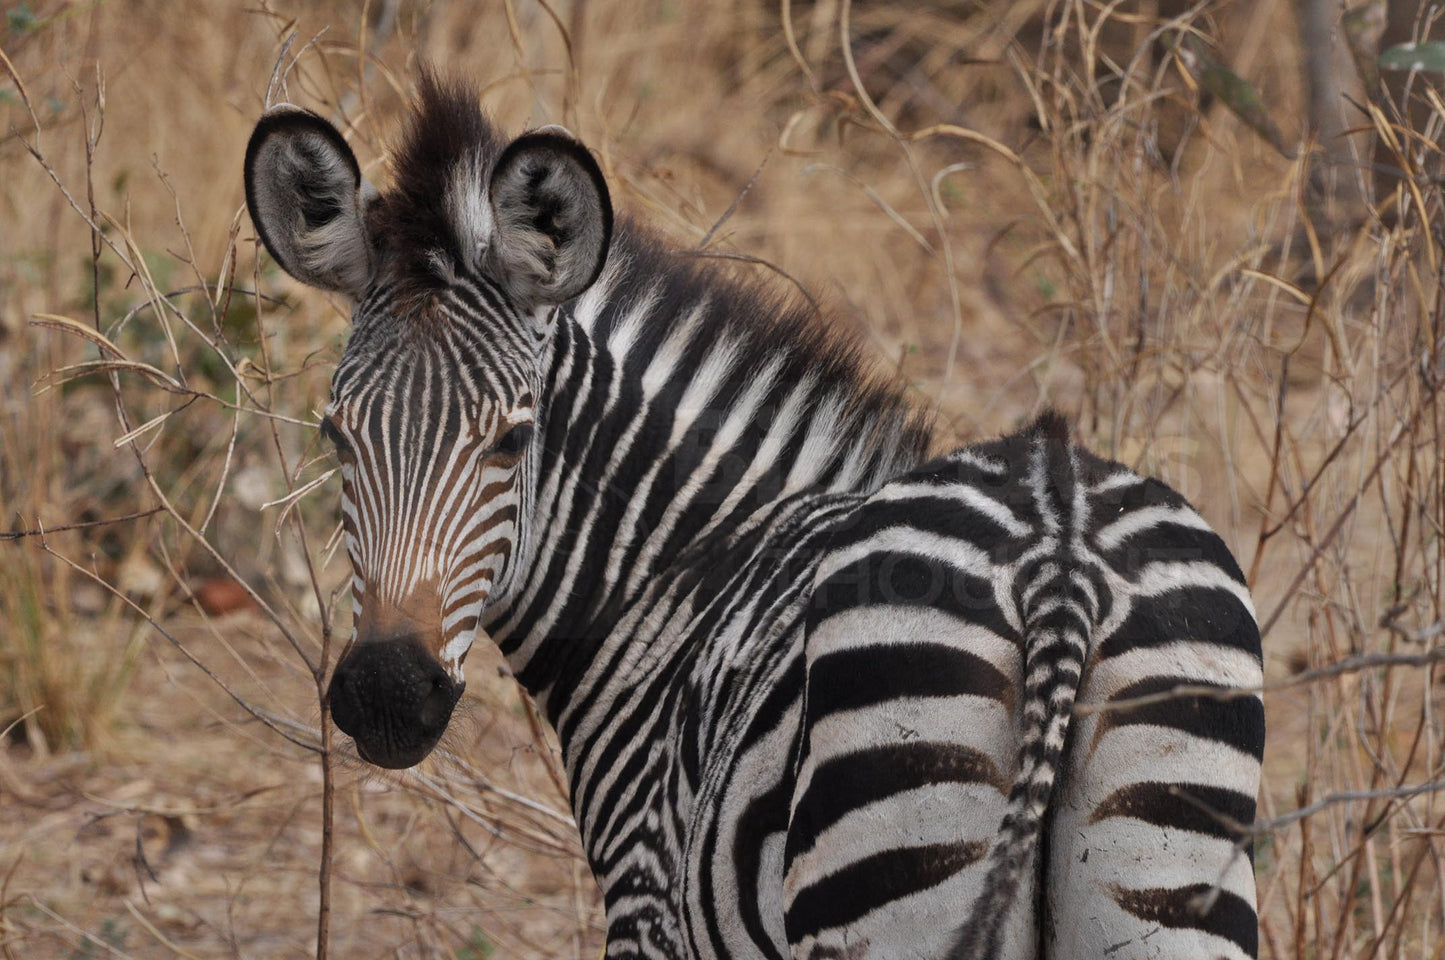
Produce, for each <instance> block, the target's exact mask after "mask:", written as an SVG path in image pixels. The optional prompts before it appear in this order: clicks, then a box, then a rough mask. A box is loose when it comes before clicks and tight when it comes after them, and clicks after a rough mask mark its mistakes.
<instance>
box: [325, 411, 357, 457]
mask: <svg viewBox="0 0 1445 960" xmlns="http://www.w3.org/2000/svg"><path fill="white" fill-rule="evenodd" d="M321 435H322V436H323V437H325V438H326V439H327V440H330V441H331V445H332V446H334V447H335V448H336V452H337V453H350V452H351V444H350V443H348V442H347V440H346V438H345V437H343V436H342V435H341V431H340V430H338V429H336V424H334V423H332V422H331V418H330V417H323V418H322V419H321Z"/></svg>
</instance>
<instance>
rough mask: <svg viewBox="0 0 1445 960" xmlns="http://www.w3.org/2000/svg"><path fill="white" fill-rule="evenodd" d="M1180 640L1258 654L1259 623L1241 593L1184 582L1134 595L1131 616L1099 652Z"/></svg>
mask: <svg viewBox="0 0 1445 960" xmlns="http://www.w3.org/2000/svg"><path fill="white" fill-rule="evenodd" d="M1180 641H1189V642H1192V643H1211V644H1216V645H1218V646H1221V647H1230V648H1232V649H1235V650H1242V651H1244V652H1245V653H1249V654H1252V655H1253V656H1255V657H1256V658H1257V657H1259V655H1260V647H1259V625H1258V624H1256V623H1255V622H1254V617H1252V616H1251V615H1250V613H1249V609H1248V608H1247V607H1245V605H1244V604H1243V603H1241V602H1240V600H1239V597H1237V596H1235V594H1234V593H1233V592H1231V591H1229V590H1226V589H1224V588H1223V587H1198V586H1186V587H1180V588H1178V589H1177V590H1168V591H1166V592H1164V593H1160V594H1156V595H1154V596H1150V597H1136V598H1135V599H1134V604H1133V607H1132V609H1130V611H1129V615H1128V617H1126V618H1125V620H1124V622H1123V623H1122V624H1120V625H1119V628H1118V629H1117V630H1115V631H1114V632H1113V633H1112V634H1110V635H1109V636H1108V637H1106V638H1105V639H1104V642H1103V643H1101V644H1100V645H1099V652H1098V657H1099V658H1100V659H1107V658H1109V657H1117V656H1119V655H1121V654H1125V653H1128V652H1129V651H1131V650H1137V649H1140V648H1148V647H1160V646H1164V645H1165V644H1170V643H1177V642H1180Z"/></svg>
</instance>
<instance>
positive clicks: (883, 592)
mask: <svg viewBox="0 0 1445 960" xmlns="http://www.w3.org/2000/svg"><path fill="white" fill-rule="evenodd" d="M879 604H898V605H901V606H919V607H931V608H933V609H934V610H937V611H939V612H940V613H946V614H949V615H951V616H954V617H957V618H958V619H959V620H962V621H963V622H965V623H969V624H973V625H975V626H980V627H984V628H985V629H987V630H990V631H992V632H993V633H995V634H997V635H998V636H1000V637H1003V638H1004V639H1005V640H1008V641H1009V642H1010V643H1012V644H1014V645H1015V646H1017V645H1018V644H1019V642H1020V640H1019V635H1018V631H1016V630H1015V629H1014V628H1013V626H1012V625H1010V624H1009V622H1008V620H1007V619H1005V618H1004V615H1003V612H1002V611H1001V610H1000V609H999V608H998V604H997V602H996V601H995V598H994V585H993V581H992V580H991V579H990V578H989V577H987V576H978V575H975V574H973V573H970V572H967V571H964V570H960V569H957V568H956V567H951V566H948V565H947V564H944V563H941V562H939V561H936V560H934V559H932V558H929V557H919V556H916V555H914V554H910V553H901V552H894V551H887V550H880V551H877V552H875V553H870V554H869V555H867V556H866V557H861V558H859V559H858V560H856V561H854V562H853V563H850V564H848V565H847V566H845V567H841V568H839V569H838V570H835V571H834V572H833V573H832V574H830V575H829V576H828V577H827V579H825V580H824V581H823V582H822V583H819V584H818V586H817V587H816V588H815V589H814V591H813V595H812V598H811V599H810V601H809V623H808V632H809V633H810V634H811V633H813V632H814V630H815V629H816V628H817V625H818V624H819V623H821V622H822V621H823V620H824V619H826V618H827V617H828V616H830V615H831V614H834V613H837V612H839V611H842V610H848V609H851V608H854V607H870V606H876V605H879Z"/></svg>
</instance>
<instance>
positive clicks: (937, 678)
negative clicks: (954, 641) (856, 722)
mask: <svg viewBox="0 0 1445 960" xmlns="http://www.w3.org/2000/svg"><path fill="white" fill-rule="evenodd" d="M959 696H976V697H987V698H989V699H990V700H996V701H998V702H999V703H1001V704H1003V705H1004V707H1005V709H1007V710H1010V711H1012V710H1013V697H1014V690H1013V684H1012V683H1011V682H1010V680H1009V678H1008V677H1006V676H1005V675H1004V674H1003V672H1002V671H1000V670H999V669H998V668H997V667H995V666H994V665H993V664H991V663H989V662H988V661H987V660H985V659H983V658H982V657H979V656H976V655H974V654H972V653H969V652H968V651H967V650H960V649H958V648H957V647H952V646H946V645H944V644H941V643H906V644H905V643H899V644H890V645H888V646H877V647H862V648H853V649H849V650H840V651H837V652H836V653H829V654H825V655H823V656H821V657H818V658H817V659H816V660H814V661H813V662H812V664H811V665H810V666H809V669H808V722H809V723H812V724H817V722H818V721H819V720H821V719H822V718H824V717H826V716H828V715H829V714H832V713H838V712H841V711H844V710H856V709H859V708H861V707H871V706H875V705H877V704H880V703H887V702H888V701H890V700H899V699H903V698H905V697H959Z"/></svg>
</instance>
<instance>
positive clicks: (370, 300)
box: [245, 76, 612, 768]
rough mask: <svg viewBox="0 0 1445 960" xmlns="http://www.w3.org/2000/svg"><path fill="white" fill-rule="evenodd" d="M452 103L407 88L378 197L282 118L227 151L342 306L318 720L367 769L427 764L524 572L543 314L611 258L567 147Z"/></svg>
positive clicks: (315, 126) (321, 127)
mask: <svg viewBox="0 0 1445 960" xmlns="http://www.w3.org/2000/svg"><path fill="white" fill-rule="evenodd" d="M471 97H472V95H471V94H469V93H467V92H466V91H465V90H464V89H463V88H461V87H453V86H448V85H445V84H442V83H439V82H438V81H436V80H435V79H433V78H431V77H430V76H424V77H423V81H422V85H421V91H420V98H419V102H418V107H417V110H416V112H415V113H414V115H413V117H412V120H411V125H410V129H409V130H408V134H407V137H406V139H405V142H404V143H403V144H402V147H401V149H400V150H399V151H398V153H397V155H396V157H395V158H394V165H395V174H396V178H395V179H396V182H395V185H394V186H393V187H392V188H391V189H390V190H387V191H385V192H379V191H377V190H376V189H375V188H374V187H372V186H371V184H369V183H368V182H367V181H366V180H365V178H363V176H362V174H361V168H360V165H359V164H358V163H357V161H356V157H355V156H354V155H353V154H352V152H351V149H350V147H349V146H348V145H347V143H346V140H345V139H344V138H343V137H342V135H341V134H340V132H338V131H337V130H336V128H334V127H333V126H331V124H329V123H327V122H326V121H325V120H323V119H321V118H320V117H318V116H316V115H315V114H312V113H309V112H307V111H304V110H301V109H299V108H297V107H293V106H289V105H282V106H277V107H274V108H272V109H270V110H268V111H267V112H266V114H265V115H264V116H263V117H262V118H261V120H260V122H259V123H258V124H257V126H256V129H255V132H254V133H253V134H252V135H251V140H250V144H249V146H248V147H247V150H246V163H245V176H246V200H247V204H248V206H249V207H250V211H251V218H252V220H253V221H254V222H255V225H256V229H257V232H258V233H259V234H260V236H261V239H262V242H263V243H264V244H265V245H266V248H267V249H268V250H269V251H270V252H271V254H272V256H274V257H275V259H276V261H277V262H278V263H279V264H280V265H281V266H282V268H284V269H285V270H286V272H287V273H289V274H291V275H292V276H293V277H295V278H296V279H298V280H300V281H302V282H304V283H307V284H310V285H311V286H314V287H320V288H322V289H326V290H331V291H335V292H337V293H340V294H343V295H345V296H347V297H350V298H351V299H353V300H354V301H355V309H354V312H353V327H352V332H351V337H350V339H349V341H348V343H347V345H346V348H345V351H344V352H343V354H342V357H341V361H340V363H339V364H338V366H337V369H336V374H335V377H334V379H333V381H332V387H331V400H330V403H329V405H328V406H327V408H326V411H325V416H324V419H323V420H322V423H321V430H322V432H323V433H324V434H325V435H326V436H327V437H328V438H329V439H330V440H331V442H332V443H333V444H334V445H335V448H336V452H337V455H338V458H339V460H340V462H341V472H342V507H343V524H344V526H345V533H346V544H347V551H348V553H349V555H350V559H351V564H352V570H353V577H352V597H353V603H354V606H355V611H356V628H355V634H354V636H353V638H352V642H351V644H350V646H349V648H348V650H347V652H346V653H345V655H344V656H343V657H342V658H341V660H340V661H339V662H338V664H337V667H336V670H335V672H334V674H333V675H332V679H331V687H330V702H331V711H332V716H333V717H334V719H335V720H336V724H337V726H338V727H340V728H341V730H342V731H343V732H345V733H347V734H349V735H350V736H351V737H352V738H353V739H354V740H355V741H356V745H357V750H358V752H359V753H360V754H361V756H362V757H363V758H364V759H366V760H368V761H370V762H372V763H375V764H377V765H379V766H384V767H393V768H399V767H407V766H411V765H413V764H415V763H417V762H418V761H419V760H421V759H422V758H423V757H425V756H426V755H427V754H428V753H429V752H430V751H431V749H432V748H433V747H434V746H435V745H436V743H437V741H438V739H439V738H440V737H441V734H442V733H443V731H444V730H445V729H446V725H447V722H448V720H449V719H450V718H451V714H452V710H453V708H454V706H455V705H456V702H457V700H458V699H459V698H460V696H461V692H462V688H463V686H464V683H463V679H462V660H463V658H464V657H465V656H466V653H467V651H468V649H470V647H471V644H472V642H473V640H474V639H475V637H476V635H477V633H478V632H479V619H480V616H481V613H482V610H483V608H484V605H485V604H486V603H487V600H488V598H489V596H492V595H494V594H495V593H496V592H497V591H498V590H500V589H501V588H502V585H504V584H505V582H506V578H507V577H508V576H509V574H510V573H511V572H512V568H515V567H516V566H517V565H518V563H517V562H516V558H517V557H518V556H519V555H520V554H524V553H525V546H526V544H525V543H524V542H522V540H521V538H522V537H524V536H525V534H526V532H527V524H526V523H525V522H524V521H525V518H526V516H527V513H528V504H529V502H530V499H531V490H532V489H533V484H534V482H535V481H534V476H535V471H536V464H537V461H538V456H537V447H538V445H537V444H534V443H532V442H531V440H532V434H533V424H534V420H535V418H536V416H537V412H538V409H539V407H540V398H541V396H542V394H541V391H542V388H543V375H544V372H545V366H544V365H545V362H546V358H547V350H548V346H549V344H550V340H551V337H550V334H551V332H552V329H553V327H554V325H555V320H556V312H557V308H558V306H559V305H560V304H562V303H564V302H566V301H568V300H570V299H572V298H573V297H575V296H577V295H578V294H580V293H582V292H583V291H584V290H586V289H587V287H589V286H590V285H591V284H592V282H593V280H595V279H596V277H597V275H598V273H599V272H600V271H601V269H602V265H603V262H604V260H605V258H606V255H607V249H608V244H609V242H610V239H611V230H612V208H611V205H610V202H609V199H608V194H607V187H606V185H605V183H604V181H603V178H602V173H601V171H600V170H599V169H598V167H597V164H596V163H595V162H594V161H593V159H592V157H591V156H590V155H589V154H588V152H587V151H586V149H584V148H583V147H582V146H581V145H579V144H578V143H577V142H576V141H575V140H573V139H572V138H571V137H570V136H567V135H566V134H565V133H563V132H560V130H559V129H558V128H544V129H543V130H540V131H536V132H533V133H530V134H525V135H523V136H521V137H519V138H517V139H515V140H513V141H511V142H510V143H506V142H503V141H501V140H499V139H498V138H497V136H496V134H495V133H494V132H493V131H492V129H491V127H490V125H489V124H487V123H486V121H485V120H483V119H481V116H480V114H479V112H478V111H477V110H476V107H475V104H474V103H473V102H471Z"/></svg>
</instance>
